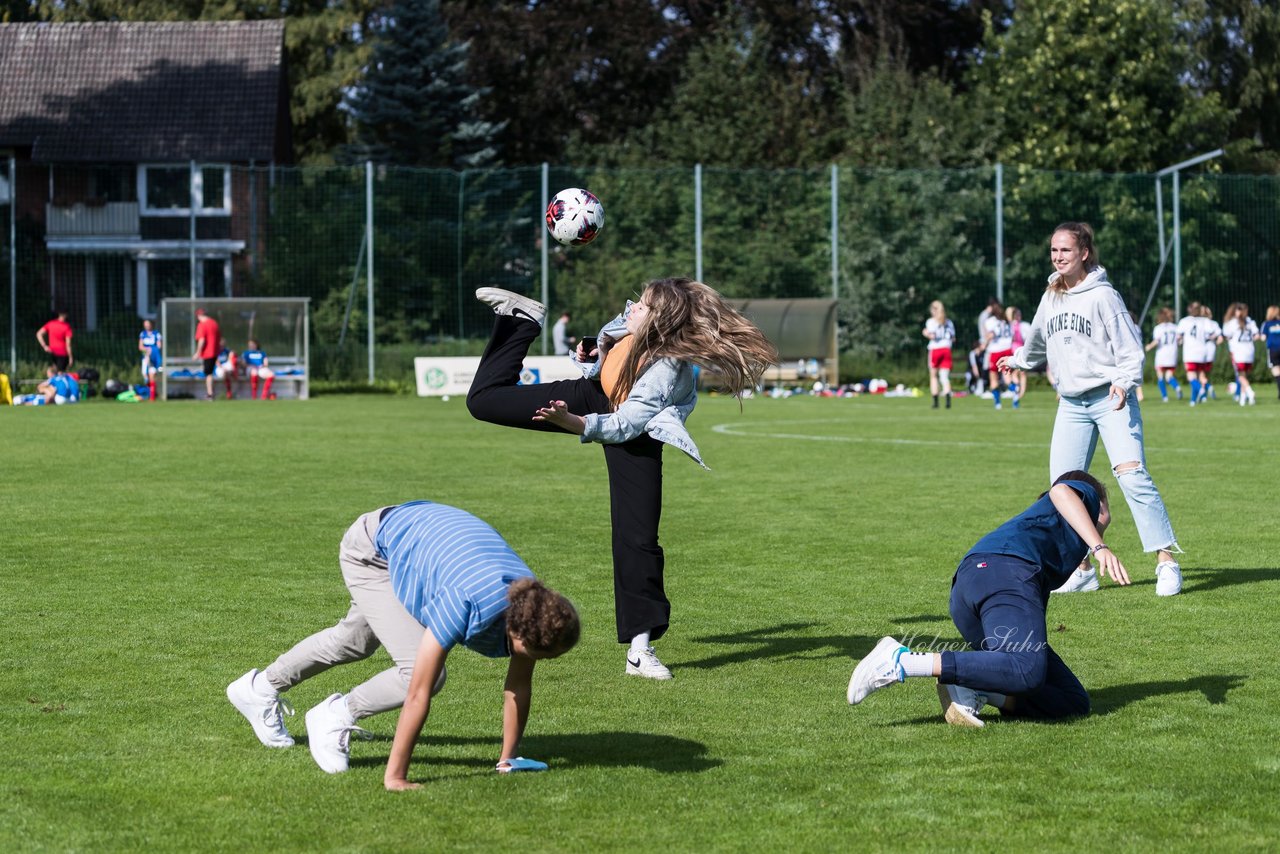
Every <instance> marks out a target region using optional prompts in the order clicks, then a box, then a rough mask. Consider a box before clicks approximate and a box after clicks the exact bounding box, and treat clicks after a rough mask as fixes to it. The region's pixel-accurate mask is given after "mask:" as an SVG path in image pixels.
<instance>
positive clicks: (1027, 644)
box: [847, 471, 1129, 727]
mask: <svg viewBox="0 0 1280 854" xmlns="http://www.w3.org/2000/svg"><path fill="white" fill-rule="evenodd" d="M1110 522H1111V509H1110V507H1109V505H1108V503H1107V490H1106V488H1105V487H1103V485H1102V484H1101V483H1099V482H1098V480H1097V479H1096V478H1094V477H1093V476H1092V475H1090V474H1088V473H1087V472H1083V471H1070V472H1067V473H1065V474H1063V475H1062V476H1061V477H1059V478H1058V480H1057V481H1056V482H1055V483H1054V485H1053V486H1052V487H1051V488H1050V489H1049V491H1048V492H1046V493H1044V494H1042V495H1041V496H1040V497H1039V498H1038V499H1036V501H1035V503H1033V504H1032V505H1031V506H1030V507H1028V508H1027V509H1026V510H1024V511H1022V512H1021V513H1019V514H1018V515H1017V516H1014V517H1013V518H1012V519H1010V520H1009V521H1007V522H1005V523H1004V524H1003V525H1001V526H1000V527H998V528H996V529H995V530H994V531H992V532H991V533H989V534H987V535H986V536H985V537H983V538H982V539H980V540H978V542H977V543H976V544H975V545H974V546H973V548H971V549H970V550H969V553H968V554H966V555H965V556H964V559H963V560H962V561H960V566H959V567H958V568H957V569H956V573H955V576H954V577H953V578H952V582H951V619H952V620H953V621H954V622H955V624H956V628H958V629H959V630H960V634H961V636H963V637H964V639H965V641H966V643H968V645H969V647H970V650H969V651H960V652H941V653H932V652H911V650H909V649H908V648H907V647H905V646H903V645H902V644H901V643H899V642H898V641H897V640H895V639H894V638H893V637H885V638H882V639H881V641H880V643H878V644H876V647H875V649H873V650H872V651H871V653H870V654H869V655H867V657H866V658H864V659H862V661H860V662H858V666H857V667H856V668H855V669H854V671H853V676H852V678H850V680H849V690H848V694H847V699H848V701H849V702H850V703H851V704H854V705H857V704H858V703H861V702H862V701H863V700H865V699H866V698H867V695H868V694H870V693H872V692H873V691H877V690H879V689H881V688H885V687H887V686H889V685H892V684H893V683H895V682H902V681H904V680H905V679H906V678H907V677H910V676H926V677H935V678H936V679H937V680H938V698H939V700H940V701H941V705H942V713H943V717H944V718H945V719H946V721H947V723H950V724H954V725H956V726H968V727H980V726H983V725H984V722H983V720H982V718H980V717H979V715H978V713H979V712H980V711H981V710H982V708H983V707H984V706H986V705H992V706H995V707H996V708H997V709H999V710H1000V712H1001V714H1003V715H1005V716H1010V717H1024V718H1062V717H1069V716H1072V715H1084V714H1088V712H1089V694H1088V693H1087V692H1086V691H1085V689H1084V686H1082V685H1081V684H1080V680H1079V679H1077V678H1076V676H1075V674H1074V673H1072V672H1071V670H1070V668H1068V667H1067V665H1066V664H1064V663H1063V661H1062V659H1061V658H1059V657H1058V654H1057V653H1056V652H1054V650H1053V648H1052V647H1050V646H1049V637H1048V633H1047V628H1046V626H1045V610H1046V608H1047V606H1048V603H1049V593H1050V591H1052V590H1053V589H1054V588H1055V587H1057V586H1058V585H1060V584H1061V583H1062V582H1063V580H1064V579H1066V577H1067V576H1068V575H1070V574H1071V573H1072V571H1073V570H1075V568H1076V567H1077V566H1078V565H1079V564H1080V562H1081V561H1082V560H1083V559H1084V557H1085V556H1086V555H1088V554H1092V555H1093V556H1094V557H1095V558H1097V560H1098V563H1099V565H1100V566H1101V567H1102V570H1103V572H1105V573H1106V574H1107V575H1109V576H1110V577H1111V578H1112V579H1113V580H1115V581H1116V583H1118V584H1128V583H1129V575H1128V573H1127V572H1126V570H1125V568H1124V565H1123V564H1122V563H1121V562H1120V559H1119V558H1118V557H1116V555H1115V554H1114V553H1113V552H1112V551H1111V549H1110V548H1109V547H1108V546H1107V545H1106V543H1104V542H1103V541H1102V534H1103V532H1104V531H1106V529H1107V525H1109V524H1110Z"/></svg>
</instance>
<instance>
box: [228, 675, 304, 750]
mask: <svg viewBox="0 0 1280 854" xmlns="http://www.w3.org/2000/svg"><path fill="white" fill-rule="evenodd" d="M259 675H260V674H259V673H258V671H257V669H256V668H255V669H253V670H250V671H249V672H248V673H246V674H245V675H243V676H241V677H240V678H239V679H237V680H236V681H234V682H232V683H231V684H230V685H228V686H227V699H228V700H230V701H231V705H233V706H235V707H236V710H237V711H239V712H240V714H242V715H244V716H245V719H246V720H248V721H249V723H250V724H251V725H252V726H253V734H254V735H256V736H257V737H258V741H260V742H262V743H263V744H265V745H266V746H267V747H293V737H292V736H290V735H289V730H287V729H286V728H285V725H284V717H283V715H292V714H293V706H291V705H289V703H288V702H287V701H286V700H285V699H284V698H283V697H281V696H280V694H279V693H278V692H277V691H275V690H274V689H271V685H270V684H268V682H267V680H266V679H265V678H264V679H262V680H260V681H258V682H257V683H256V686H255V681H254V680H256V679H257V678H258V676H259ZM262 689H271V693H270V694H264V693H262Z"/></svg>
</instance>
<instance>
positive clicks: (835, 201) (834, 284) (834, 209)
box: [831, 163, 840, 300]
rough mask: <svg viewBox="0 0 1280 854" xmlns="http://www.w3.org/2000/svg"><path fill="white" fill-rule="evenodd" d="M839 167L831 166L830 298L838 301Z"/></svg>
mask: <svg viewBox="0 0 1280 854" xmlns="http://www.w3.org/2000/svg"><path fill="white" fill-rule="evenodd" d="M839 252H840V167H839V166H837V165H836V164H834V163H832V164H831V298H832V299H837V300H838V299H840V259H839Z"/></svg>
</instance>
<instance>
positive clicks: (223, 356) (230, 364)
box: [213, 347, 236, 400]
mask: <svg viewBox="0 0 1280 854" xmlns="http://www.w3.org/2000/svg"><path fill="white" fill-rule="evenodd" d="M213 375H214V377H215V378H217V379H220V380H222V381H223V382H225V383H226V384H227V400H230V399H231V397H232V392H231V383H232V381H233V380H235V378H236V351H235V350H228V349H227V348H226V347H223V348H222V350H221V352H219V353H218V361H217V364H216V365H214V367H213Z"/></svg>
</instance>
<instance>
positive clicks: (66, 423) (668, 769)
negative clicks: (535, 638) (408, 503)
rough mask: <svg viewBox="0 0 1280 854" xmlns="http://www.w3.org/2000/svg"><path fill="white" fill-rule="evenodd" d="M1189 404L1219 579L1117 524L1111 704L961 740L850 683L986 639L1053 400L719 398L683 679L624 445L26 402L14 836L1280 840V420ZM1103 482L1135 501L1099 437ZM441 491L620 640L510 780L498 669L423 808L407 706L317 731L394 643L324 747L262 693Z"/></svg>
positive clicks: (562, 700)
mask: <svg viewBox="0 0 1280 854" xmlns="http://www.w3.org/2000/svg"><path fill="white" fill-rule="evenodd" d="M1152 397H1154V395H1152V394H1149V395H1148V402H1147V403H1146V404H1145V412H1146V422H1147V437H1148V438H1147V441H1148V453H1149V464H1150V467H1151V469H1152V471H1153V473H1154V475H1155V478H1156V482H1157V484H1158V485H1159V486H1160V488H1161V490H1162V491H1163V493H1164V495H1165V498H1166V501H1167V503H1168V505H1169V509H1170V514H1171V516H1172V519H1173V522H1174V526H1175V529H1176V530H1177V532H1178V534H1179V538H1180V540H1181V541H1182V544H1183V546H1184V547H1185V548H1186V549H1187V552H1188V554H1187V555H1186V556H1185V557H1184V560H1183V567H1184V573H1185V577H1186V583H1185V587H1184V593H1183V595H1181V596H1178V597H1174V598H1170V599H1157V597H1156V596H1155V593H1154V579H1153V576H1152V568H1153V566H1154V560H1153V559H1152V558H1151V557H1149V556H1145V555H1142V554H1141V553H1140V550H1139V545H1138V541H1137V536H1136V533H1135V531H1134V529H1133V524H1132V520H1131V519H1130V517H1129V514H1128V510H1127V508H1126V507H1125V506H1124V504H1123V502H1122V501H1121V500H1119V498H1118V490H1116V492H1117V500H1116V502H1115V505H1116V508H1117V509H1116V522H1115V525H1114V526H1113V529H1112V532H1111V533H1109V534H1108V537H1107V539H1108V541H1109V542H1110V543H1111V544H1112V545H1113V546H1114V547H1115V549H1116V550H1117V552H1118V553H1119V554H1120V556H1121V558H1122V560H1124V561H1125V562H1126V564H1127V565H1128V567H1129V568H1130V570H1131V571H1132V573H1133V574H1134V576H1135V578H1136V583H1135V584H1134V585H1133V586H1132V587H1130V588H1127V589H1118V588H1115V587H1113V586H1109V585H1108V586H1104V589H1103V590H1102V591H1101V592H1099V593H1093V594H1078V595H1075V596H1068V597H1055V599H1054V601H1053V603H1052V605H1051V607H1050V612H1049V619H1050V628H1051V631H1052V630H1054V629H1055V628H1056V634H1054V635H1053V644H1054V647H1055V649H1057V650H1058V651H1059V652H1060V653H1061V654H1062V656H1063V657H1064V658H1065V659H1066V660H1067V662H1068V663H1069V664H1070V665H1072V667H1073V668H1074V669H1075V670H1076V672H1077V673H1078V674H1079V675H1080V677H1081V679H1082V680H1083V682H1084V683H1085V685H1086V687H1088V688H1089V689H1090V692H1091V695H1092V698H1093V704H1094V714H1093V715H1092V716H1090V717H1088V718H1085V719H1081V720H1077V721H1073V722H1070V723H1060V724H1055V725H1047V724H1036V723H1028V722H1003V723H1002V722H998V721H997V722H995V723H993V724H991V725H989V726H987V727H986V728H985V729H983V730H977V731H973V730H957V729H954V728H951V727H948V726H947V725H945V724H944V723H942V722H941V720H940V716H939V714H938V708H937V701H936V698H935V696H934V689H933V685H932V683H931V681H930V680H913V681H911V682H909V683H908V684H906V685H902V686H895V687H893V688H892V689H891V690H887V691H883V692H880V693H877V694H876V695H875V696H873V697H871V698H870V699H868V700H867V702H866V703H864V704H863V705H861V706H859V707H857V708H851V707H849V706H848V705H847V704H846V703H845V698H844V691H845V685H846V683H847V681H848V677H849V673H850V671H851V669H852V667H853V665H854V663H855V661H856V659H857V658H859V657H861V656H862V655H863V654H864V653H865V652H867V651H868V650H870V648H871V647H872V646H873V645H874V644H875V642H876V640H877V639H878V638H879V637H880V636H881V635H883V634H886V633H891V632H892V633H898V634H899V636H900V637H901V636H904V635H907V636H910V635H914V636H915V637H916V638H917V639H918V642H921V643H922V642H926V641H929V640H932V639H933V638H935V636H936V637H937V638H939V639H940V640H942V641H950V640H955V639H956V633H955V630H954V628H953V627H952V625H951V622H950V620H949V618H948V617H947V593H948V589H949V582H950V577H951V573H952V571H953V569H954V566H955V564H956V562H957V561H958V560H959V558H960V557H961V556H962V555H963V554H964V552H965V550H966V549H967V548H968V547H969V546H970V545H971V544H972V543H973V542H974V541H975V540H976V539H977V538H978V537H979V536H980V535H982V534H983V533H985V532H986V531H987V530H989V529H990V528H992V527H994V526H995V525H996V524H998V523H999V522H1001V521H1003V520H1004V519H1006V518H1008V517H1009V516H1010V515H1012V514H1013V513H1015V512H1017V511H1019V510H1021V509H1022V508H1023V507H1024V506H1025V505H1026V504H1027V503H1029V501H1030V500H1031V499H1032V498H1034V497H1035V495H1036V494H1037V493H1038V492H1039V491H1040V490H1042V489H1043V488H1044V487H1045V482H1046V479H1047V470H1046V467H1047V459H1048V439H1049V435H1050V429H1051V424H1052V409H1053V403H1052V399H1051V397H1050V396H1049V395H1048V394H1047V393H1045V392H1040V393H1038V394H1037V395H1034V396H1033V398H1032V399H1031V400H1029V401H1028V402H1027V403H1026V404H1025V406H1024V408H1023V409H1022V410H1021V411H1017V412H1015V411H1010V410H1009V409H1007V408H1006V409H1005V410H1004V411H1002V412H993V411H992V410H991V409H990V404H989V403H986V402H983V401H977V400H961V401H958V402H957V405H956V408H955V409H954V410H952V411H951V412H946V411H938V412H935V411H932V410H931V409H929V405H928V401H927V399H917V400H911V399H896V400H883V399H856V400H839V399H837V400H830V399H828V400H815V399H808V398H804V399H800V398H797V399H790V400H778V401H774V400H752V401H747V403H746V406H745V409H744V410H743V411H742V412H739V410H738V407H737V404H736V403H735V402H733V401H731V400H727V399H724V398H704V399H703V400H702V401H701V402H700V404H699V407H698V411H697V412H696V413H695V415H694V418H693V420H692V421H691V427H692V431H693V434H694V437H695V439H696V440H697V441H698V443H699V445H700V447H701V449H702V451H703V453H704V456H705V458H706V459H707V461H708V464H709V465H710V466H711V468H712V469H713V471H711V472H710V473H708V472H704V471H702V470H700V469H699V468H698V467H697V466H696V465H695V464H694V463H692V462H690V461H688V460H687V459H685V458H683V456H682V455H680V454H678V453H676V452H669V453H668V455H667V464H666V503H665V517H664V522H663V542H664V545H665V547H666V552H667V584H668V591H669V593H670V595H671V598H672V601H673V603H674V616H673V622H672V629H671V632H670V633H669V635H668V636H667V638H665V639H664V640H663V641H662V642H661V645H660V652H661V654H662V657H663V659H664V661H666V662H667V663H668V664H670V665H671V667H672V669H673V671H674V672H675V675H676V678H675V681H674V682H671V683H665V684H663V683H653V682H649V681H647V680H639V679H634V678H626V677H624V676H623V675H622V671H623V651H622V648H621V647H619V646H618V645H617V644H616V643H614V637H613V635H614V630H613V608H612V584H611V581H610V568H609V566H610V562H609V530H608V509H607V503H606V502H607V496H606V484H605V475H604V465H603V461H602V456H601V453H600V451H599V449H598V448H593V447H582V446H579V445H578V444H577V443H576V442H574V441H573V440H572V439H570V438H568V437H549V436H545V435H539V434H526V433H520V432H517V431H504V430H502V429H501V428H498V427H491V426H488V425H483V424H478V423H476V422H474V421H472V420H471V419H470V417H469V416H468V415H467V412H466V409H465V407H464V406H463V403H462V401H461V400H458V399H456V398H455V399H454V400H452V401H450V402H447V403H445V402H441V401H438V400H418V399H410V398H391V397H323V398H319V399H315V400H312V401H309V402H304V403H299V402H278V403H275V404H263V403H257V404H255V403H250V402H241V403H222V402H220V403H217V404H212V405H210V404H205V403H195V402H190V403H168V404H156V405H141V406H126V405H120V404H107V403H101V402H90V403H85V404H81V405H80V406H77V407H63V408H58V409H53V408H48V409H37V408H24V409H19V410H10V411H0V448H2V449H3V475H2V483H3V486H2V487H0V490H2V491H0V495H3V509H4V512H3V517H2V518H3V521H4V527H3V530H4V536H3V543H4V546H3V548H4V557H3V559H2V565H3V567H4V572H3V595H2V596H0V614H2V615H3V625H4V632H3V637H4V641H5V642H4V649H3V655H4V658H5V660H6V666H5V667H3V668H2V669H0V698H2V700H3V706H2V710H3V711H2V714H0V726H2V727H3V730H4V732H5V734H6V736H5V739H4V744H5V757H4V773H3V774H2V775H0V851H6V852H8V851H35V850H78V851H106V850H142V849H145V850H148V851H193V850H236V851H269V850H275V851H300V850H306V851H330V850H341V851H356V850H359V851H414V850H425V851H434V850H456V849H472V850H538V851H542V850H548V851H551V850H584V851H597V850H604V851H610V850H617V851H636V852H661V851H667V850H670V851H694V850H697V851H703V850H715V851H748V850H750V851H756V850H788V851H791V850H795V851H824V850H859V849H867V850H893V851H896V850H992V849H1009V850H1015V851H1017V850H1061V851H1065V850H1073V851H1075V850H1099V849H1102V848H1104V847H1107V848H1113V849H1121V850H1155V849H1176V850H1196V851H1199V850H1241V849H1257V850H1274V847H1275V846H1276V844H1277V839H1278V838H1280V819H1278V818H1277V814H1276V805H1277V803H1280V739H1278V738H1277V720H1278V718H1277V713H1276V710H1277V708H1280V679H1278V678H1277V676H1276V671H1275V665H1274V661H1275V652H1274V644H1275V637H1276V628H1277V614H1278V613H1280V525H1277V523H1276V520H1275V511H1274V499H1275V494H1274V489H1273V488H1272V487H1273V482H1272V481H1273V473H1274V472H1275V471H1276V466H1277V457H1276V437H1277V436H1280V405H1277V403H1276V401H1275V399H1274V396H1273V394H1272V392H1271V391H1270V390H1269V389H1266V388H1264V387H1261V386H1260V387H1259V397H1260V398H1261V399H1260V401H1259V404H1258V405H1257V406H1256V407H1252V408H1249V409H1241V408H1240V407H1237V406H1235V405H1234V404H1232V403H1231V402H1230V400H1226V401H1218V402H1217V403H1215V404H1213V405H1209V406H1203V407H1200V408H1197V409H1194V410H1193V409H1189V408H1188V407H1186V406H1185V405H1181V404H1178V405H1175V404H1172V403H1171V404H1169V405H1167V406H1161V405H1160V403H1159V401H1158V399H1157V400H1155V401H1152V400H1151V398H1152ZM1094 472H1095V474H1098V475H1099V476H1102V477H1104V479H1105V480H1106V482H1108V483H1112V482H1113V481H1112V480H1110V478H1109V476H1108V474H1107V462H1106V459H1105V454H1103V453H1102V452H1101V451H1100V452H1099V459H1098V460H1097V461H1096V462H1095V465H1094ZM414 498H430V499H434V500H438V501H442V502H446V503H450V504H455V505H457V506H460V507H464V508H466V509H469V510H471V511H472V512H474V513H476V514H477V515H479V516H481V517H482V518H484V519H486V520H487V521H489V522H490V523H492V524H493V525H494V526H495V527H497V528H498V529H499V530H500V531H502V532H503V533H504V534H505V535H506V537H507V538H508V540H509V541H510V542H511V543H512V545H513V546H514V547H515V548H516V549H517V550H518V551H519V552H520V553H521V554H522V555H523V556H524V557H525V559H526V560H527V561H528V563H529V564H530V566H532V567H533V568H534V570H535V571H536V572H537V573H538V574H539V575H540V576H541V577H542V578H544V579H545V580H547V581H548V582H549V583H550V584H551V585H552V586H554V587H556V588H559V589H561V590H562V591H564V592H565V593H567V594H568V595H569V596H570V597H571V598H572V599H574V600H575V602H577V604H578V605H579V607H580V609H581V611H582V614H583V617H584V621H585V633H584V638H583V642H582V643H581V644H580V645H579V647H578V648H577V649H576V650H574V651H573V652H572V653H570V654H569V655H567V656H565V657H564V658H562V659H559V660H557V661H553V662H547V663H545V664H543V665H540V666H539V668H538V675H537V678H536V679H535V686H534V687H535V696H534V709H533V715H532V717H531V721H530V725H529V729H528V732H527V735H526V739H525V743H524V748H523V753H524V754H525V755H526V756H532V757H535V758H540V759H543V760H545V761H547V762H549V763H550V764H551V771H550V772H549V773H546V774H541V775H517V776H511V777H504V776H500V775H496V774H494V773H493V771H492V767H493V762H494V761H495V760H496V757H497V752H498V747H499V704H500V691H501V681H502V675H503V673H504V672H505V666H504V664H503V663H502V662H496V661H490V660H487V659H484V658H482V657H480V656H478V655H476V654H474V653H470V652H468V651H466V650H459V651H457V652H455V654H454V655H453V656H452V657H451V659H450V662H449V664H450V670H449V685H448V687H447V689H446V690H445V692H444V693H443V694H442V695H441V696H440V698H439V699H438V701H437V702H436V704H435V705H434V706H433V708H432V717H431V719H430V720H429V721H428V724H427V728H426V730H425V732H424V734H423V736H422V739H421V741H420V743H419V745H418V747H417V751H416V754H415V765H414V767H413V768H412V769H411V771H410V777H411V779H416V780H419V781H422V782H423V783H425V784H426V785H425V787H424V789H422V790H420V791H418V792H410V793H401V794H389V793H386V792H384V791H383V789H382V785H381V783H382V770H383V762H384V760H385V758H386V755H387V751H388V750H389V748H390V737H391V734H392V732H393V730H394V726H395V715H394V714H387V715H383V716H380V717H375V718H371V719H369V720H367V721H365V725H366V726H367V727H368V728H369V729H370V730H371V731H372V732H373V733H375V736H376V740H374V741H372V742H356V743H355V746H354V748H353V753H352V765H353V767H352V770H351V771H350V772H349V773H347V774H345V775H341V776H337V777H330V776H328V775H325V774H324V773H322V772H321V771H320V770H319V769H318V768H317V767H316V766H315V765H314V764H313V762H312V760H311V757H310V755H309V754H308V752H307V750H306V747H305V746H304V742H303V740H302V739H303V738H305V733H304V727H303V724H302V715H303V713H304V712H305V710H306V709H308V708H310V707H311V706H312V705H314V704H315V703H316V702H318V701H319V700H321V699H322V698H324V697H325V696H326V695H328V694H329V693H331V692H333V691H345V690H347V689H349V688H350V687H351V686H352V685H354V684H355V683H356V682H358V681H360V680H363V679H364V678H366V677H367V676H369V675H371V674H372V673H374V672H376V671H377V670H380V669H382V668H383V667H384V666H386V663H387V660H386V659H385V658H383V657H380V656H381V655H382V654H381V653H380V654H379V656H375V658H373V659H371V660H369V661H366V662H361V663H358V664H353V665H350V666H347V667H343V668H339V669H336V670H332V671H329V672H328V673H325V674H321V675H320V676H317V677H316V678H314V679H312V680H310V681H309V682H307V683H304V684H303V685H300V686H298V687H297V688H296V689H295V690H294V691H292V692H290V695H289V696H290V698H291V700H292V702H293V704H294V705H295V706H296V707H297V709H298V715H297V717H295V718H292V719H290V721H289V723H290V728H291V730H292V731H293V733H294V734H295V736H298V737H300V738H299V742H300V743H299V745H298V746H297V747H295V748H293V749H290V750H284V751H270V750H267V749H265V748H263V747H261V746H260V745H259V744H258V743H257V741H256V740H255V739H254V737H253V735H252V733H251V731H250V729H249V727H248V725H247V724H246V723H245V722H244V721H243V719H242V718H240V716H239V715H238V714H237V713H236V712H235V711H234V710H233V709H232V708H231V706H230V705H229V704H228V703H227V701H226V698H225V696H224V693H223V691H224V688H225V686H226V684H227V683H228V682H230V681H231V680H233V679H235V678H236V677H237V676H239V675H240V674H241V673H243V672H244V671H245V670H247V669H248V668H250V667H255V666H256V667H262V666H265V665H266V664H267V663H268V662H270V661H271V659H272V658H273V657H274V656H275V655H276V654H277V653H279V652H280V651H282V650H283V649H285V648H286V647H287V646H289V645H291V644H292V643H293V642H294V641H295V640H297V639H299V638H301V637H302V636H304V635H306V634H308V633H310V632H312V631H314V630H316V629H319V628H321V627H323V626H324V625H326V624H328V623H331V622H333V621H335V620H337V618H338V617H340V616H341V615H342V614H343V613H344V611H345V608H346V604H347V600H346V598H345V596H344V592H345V589H344V587H343V585H342V581H341V577H340V575H339V572H338V567H337V561H336V555H337V545H338V540H339V538H340V537H341V535H342V533H343V531H344V530H345V529H346V527H347V525H349V524H350V522H351V521H352V520H353V519H354V518H355V517H356V516H357V515H359V514H360V513H362V512H364V511H366V510H370V509H372V508H374V507H377V506H380V505H383V504H388V503H395V502H399V501H404V500H409V499H414Z"/></svg>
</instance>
